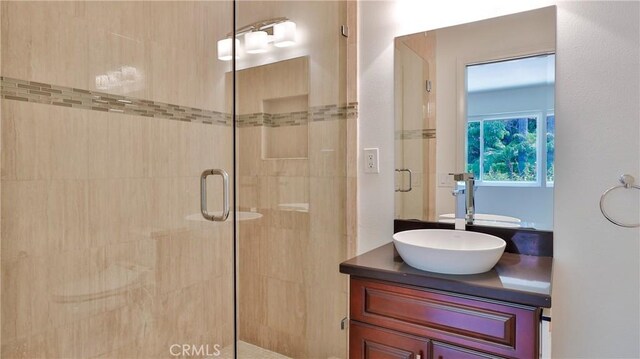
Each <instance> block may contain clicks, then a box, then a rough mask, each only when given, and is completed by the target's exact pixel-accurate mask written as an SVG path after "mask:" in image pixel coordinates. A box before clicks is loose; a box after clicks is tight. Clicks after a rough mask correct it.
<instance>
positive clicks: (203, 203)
mask: <svg viewBox="0 0 640 359" xmlns="http://www.w3.org/2000/svg"><path fill="white" fill-rule="evenodd" d="M213 175H220V176H221V177H222V202H223V203H222V214H221V215H220V216H216V215H213V214H210V213H209V212H208V211H207V177H209V176H213ZM200 212H201V213H202V217H204V218H205V219H207V220H209V221H215V222H224V221H226V220H227V218H228V217H229V175H228V174H227V172H226V171H225V170H222V169H218V168H215V169H210V170H206V171H204V172H202V175H201V176H200Z"/></svg>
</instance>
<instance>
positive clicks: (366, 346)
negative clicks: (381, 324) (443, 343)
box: [349, 320, 429, 359]
mask: <svg viewBox="0 0 640 359" xmlns="http://www.w3.org/2000/svg"><path fill="white" fill-rule="evenodd" d="M349 331H350V334H349V335H350V336H351V338H350V339H349V358H351V359H428V358H429V356H428V355H429V340H428V339H425V338H418V337H414V336H411V335H408V334H403V333H398V332H394V331H392V330H388V329H384V328H377V327H373V326H370V325H367V324H363V323H358V322H355V321H353V320H352V321H351V322H350V324H349Z"/></svg>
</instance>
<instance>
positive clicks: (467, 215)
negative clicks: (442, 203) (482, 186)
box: [449, 173, 475, 230]
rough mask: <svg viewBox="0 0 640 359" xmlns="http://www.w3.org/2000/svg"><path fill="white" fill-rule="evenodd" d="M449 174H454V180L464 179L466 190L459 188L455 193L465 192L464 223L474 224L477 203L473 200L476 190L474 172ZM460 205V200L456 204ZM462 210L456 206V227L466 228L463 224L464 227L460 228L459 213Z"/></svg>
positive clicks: (452, 174)
mask: <svg viewBox="0 0 640 359" xmlns="http://www.w3.org/2000/svg"><path fill="white" fill-rule="evenodd" d="M449 175H451V176H453V179H454V181H456V182H457V181H464V184H465V186H464V187H465V188H464V190H460V189H458V190H457V193H456V192H455V191H454V195H456V194H461V193H464V194H465V201H464V203H465V212H464V223H465V224H468V225H469V224H473V216H474V214H475V203H474V200H473V194H474V193H473V192H474V191H473V190H474V188H473V187H474V185H475V179H474V177H473V173H449ZM457 205H458V201H456V206H457ZM460 212H461V211H459V210H458V208H456V221H455V227H456V229H463V230H464V229H465V228H464V225H462V226H461V227H462V228H459V227H460V226H459V224H458V223H459V222H460V221H458V214H459V213H460Z"/></svg>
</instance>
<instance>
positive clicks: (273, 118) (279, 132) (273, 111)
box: [262, 95, 309, 159]
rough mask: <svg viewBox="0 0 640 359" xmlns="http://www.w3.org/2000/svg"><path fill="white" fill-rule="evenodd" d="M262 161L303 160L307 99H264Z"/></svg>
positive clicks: (307, 119)
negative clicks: (279, 159)
mask: <svg viewBox="0 0 640 359" xmlns="http://www.w3.org/2000/svg"><path fill="white" fill-rule="evenodd" d="M262 104H263V109H264V126H262V158H263V159H275V158H307V157H308V155H309V125H308V122H309V96H308V95H299V96H289V97H283V98H273V99H265V100H263V101H262Z"/></svg>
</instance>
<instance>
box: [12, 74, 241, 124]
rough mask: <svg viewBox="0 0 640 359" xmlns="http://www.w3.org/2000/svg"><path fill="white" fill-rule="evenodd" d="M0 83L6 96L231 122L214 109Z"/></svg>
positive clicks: (25, 83) (19, 82)
mask: <svg viewBox="0 0 640 359" xmlns="http://www.w3.org/2000/svg"><path fill="white" fill-rule="evenodd" d="M0 84H1V95H2V98H4V99H7V100H16V101H27V102H36V103H42V104H47V105H55V106H64V107H73V108H80V109H85V110H94V111H103V112H114V113H123V114H128V115H138V116H146V117H158V118H166V119H172V120H179V121H186V122H202V123H207V124H217V125H226V126H231V115H229V114H225V113H221V112H217V111H210V110H203V109H199V108H193V107H187V106H178V105H174V104H169V103H163V102H156V101H149V100H143V99H139V98H135V97H128V96H120V95H113V94H108V93H104V92H97V91H89V90H83V89H78V88H73V87H65V86H57V85H51V84H45V83H40V82H34V81H24V80H18V79H14V78H10V77H0Z"/></svg>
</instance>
